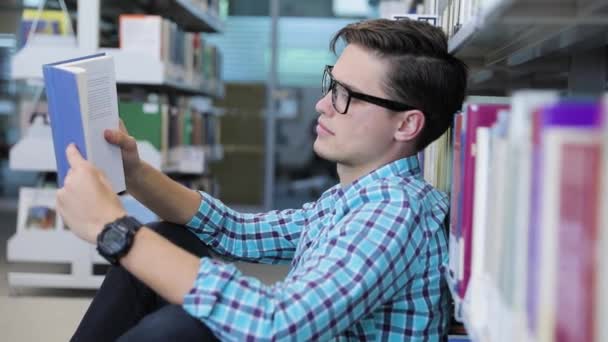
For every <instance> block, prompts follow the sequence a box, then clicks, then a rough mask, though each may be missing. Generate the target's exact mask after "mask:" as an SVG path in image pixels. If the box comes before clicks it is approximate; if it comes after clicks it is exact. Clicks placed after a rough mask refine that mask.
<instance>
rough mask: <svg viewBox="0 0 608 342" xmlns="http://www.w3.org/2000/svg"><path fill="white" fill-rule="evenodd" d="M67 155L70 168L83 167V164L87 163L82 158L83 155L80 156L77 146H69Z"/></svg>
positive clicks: (66, 151)
mask: <svg viewBox="0 0 608 342" xmlns="http://www.w3.org/2000/svg"><path fill="white" fill-rule="evenodd" d="M65 155H66V157H67V159H68V163H69V164H70V167H75V166H78V165H81V164H82V163H84V162H85V159H84V158H82V155H81V154H80V152H79V151H78V149H77V148H76V145H74V144H69V145H68V148H67V149H66V150H65Z"/></svg>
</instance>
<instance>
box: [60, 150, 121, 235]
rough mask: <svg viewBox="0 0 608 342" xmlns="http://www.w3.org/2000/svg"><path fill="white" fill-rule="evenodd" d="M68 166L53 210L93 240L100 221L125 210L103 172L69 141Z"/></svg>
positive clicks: (80, 232) (118, 215) (99, 228)
mask: <svg viewBox="0 0 608 342" xmlns="http://www.w3.org/2000/svg"><path fill="white" fill-rule="evenodd" d="M66 155H67V159H68V162H69V163H70V170H69V171H68V174H67V176H66V177H65V180H64V185H63V188H61V189H59V191H58V192H57V210H58V212H59V214H61V216H62V217H63V220H64V221H65V223H66V225H67V226H68V227H69V228H70V229H71V230H72V232H74V234H76V235H77V236H78V237H79V238H81V239H83V240H85V241H87V242H90V243H96V240H97V235H98V234H99V233H100V232H101V230H102V229H103V227H104V225H105V224H107V223H110V222H112V221H114V220H116V219H117V218H119V217H122V216H125V215H126V212H125V210H124V208H123V206H122V204H121V203H120V200H119V199H118V196H116V194H114V192H113V191H112V186H111V185H110V183H109V181H108V180H107V178H106V177H105V175H104V174H103V173H102V172H101V171H99V170H98V169H97V168H95V167H94V166H93V165H92V164H91V163H90V162H88V161H86V160H85V159H84V158H82V156H81V155H80V152H78V149H76V146H75V145H74V144H70V145H69V146H68V148H67V149H66Z"/></svg>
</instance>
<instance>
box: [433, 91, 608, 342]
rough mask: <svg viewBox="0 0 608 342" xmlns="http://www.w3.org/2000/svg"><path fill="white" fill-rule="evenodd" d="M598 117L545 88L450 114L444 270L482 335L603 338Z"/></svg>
mask: <svg viewBox="0 0 608 342" xmlns="http://www.w3.org/2000/svg"><path fill="white" fill-rule="evenodd" d="M607 121H608V100H606V99H605V100H604V101H603V103H602V102H601V101H599V100H583V99H560V98H559V96H558V93H556V92H552V91H520V92H517V93H515V94H514V95H513V96H512V97H511V99H510V103H509V105H500V104H495V103H494V104H490V103H470V102H469V103H467V105H466V106H465V110H464V111H463V113H462V114H459V115H457V116H456V118H455V124H454V130H453V132H454V134H453V138H452V139H453V142H452V146H453V154H452V162H453V165H452V177H451V178H452V185H451V201H452V208H451V217H450V227H449V228H450V271H449V272H450V278H451V279H454V282H453V283H452V284H451V285H452V286H453V287H454V288H453V290H454V291H453V292H454V293H457V295H458V297H459V298H458V299H459V300H462V301H463V303H465V305H467V309H468V310H466V311H467V312H468V315H469V317H468V319H469V320H470V321H471V322H473V324H474V325H475V326H474V328H475V329H476V330H477V329H478V332H481V336H479V338H481V339H482V340H488V341H519V340H526V339H530V340H535V341H553V340H563V341H603V340H605V339H606V332H607V331H606V328H605V327H604V326H603V325H602V324H599V323H600V322H602V321H605V319H606V318H607V317H608V316H606V314H607V313H606V297H607V296H606V294H605V293H603V292H602V291H601V289H602V288H605V287H606V285H607V282H606V281H607V275H606V273H607V270H608V266H607V265H606V261H605V259H606V254H605V253H606V252H605V251H606V250H608V249H606V244H607V237H608V218H607V216H608V215H607V214H606V212H607V208H608V207H607V206H608V185H607V184H608V172H606V171H607V170H608V166H607V163H608V124H607ZM429 163H430V164H433V163H434V162H433V161H432V160H425V165H428V164H429ZM602 209H603V210H602ZM497 317H500V319H496V318H497Z"/></svg>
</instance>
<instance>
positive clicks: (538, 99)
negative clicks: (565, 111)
mask: <svg viewBox="0 0 608 342" xmlns="http://www.w3.org/2000/svg"><path fill="white" fill-rule="evenodd" d="M558 100H559V97H558V94H557V92H555V91H541V90H524V91H519V92H516V93H514V94H513V96H512V100H511V103H512V110H511V115H510V116H509V126H508V128H507V129H508V134H507V139H508V152H507V153H508V154H509V157H510V160H509V163H510V172H509V176H510V178H509V179H508V180H505V181H506V182H507V184H510V185H511V186H508V187H507V188H506V194H508V195H505V196H507V197H508V200H507V203H506V206H507V209H506V212H505V226H504V227H506V228H505V229H506V234H510V235H511V239H512V240H511V241H512V243H513V246H512V247H510V248H509V249H507V250H506V252H507V254H506V255H509V254H508V253H510V256H505V258H506V260H509V259H510V260H514V261H513V262H511V265H510V267H512V274H513V279H512V286H510V289H509V287H507V289H506V291H512V292H511V295H505V297H511V300H507V301H506V303H505V304H506V305H507V307H508V308H509V309H510V310H511V311H512V312H514V313H515V315H516V317H517V322H516V323H517V324H518V327H521V329H523V327H524V326H525V322H526V309H525V308H526V283H527V265H528V227H529V220H528V217H529V216H530V210H531V209H530V205H531V196H530V194H531V193H530V191H531V189H532V187H533V183H532V179H531V177H532V173H531V172H532V164H531V153H532V150H531V149H532V138H531V137H532V114H533V113H534V112H536V111H538V110H539V109H540V108H542V107H547V106H549V105H551V104H554V103H556V102H557V101H558ZM509 227H512V228H509ZM507 262H508V261H507Z"/></svg>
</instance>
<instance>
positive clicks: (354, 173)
mask: <svg viewBox="0 0 608 342" xmlns="http://www.w3.org/2000/svg"><path fill="white" fill-rule="evenodd" d="M403 157H405V156H402V157H400V158H386V159H379V160H377V161H374V162H372V163H368V164H365V165H346V164H341V163H338V164H337V171H338V178H339V179H340V186H342V188H345V187H347V186H349V185H350V184H352V183H353V182H354V181H356V180H357V179H359V178H361V177H364V176H366V175H368V174H370V173H371V172H373V171H375V170H377V169H379V168H381V167H382V166H384V165H386V164H389V163H392V162H394V161H395V160H398V159H401V158H403Z"/></svg>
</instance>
